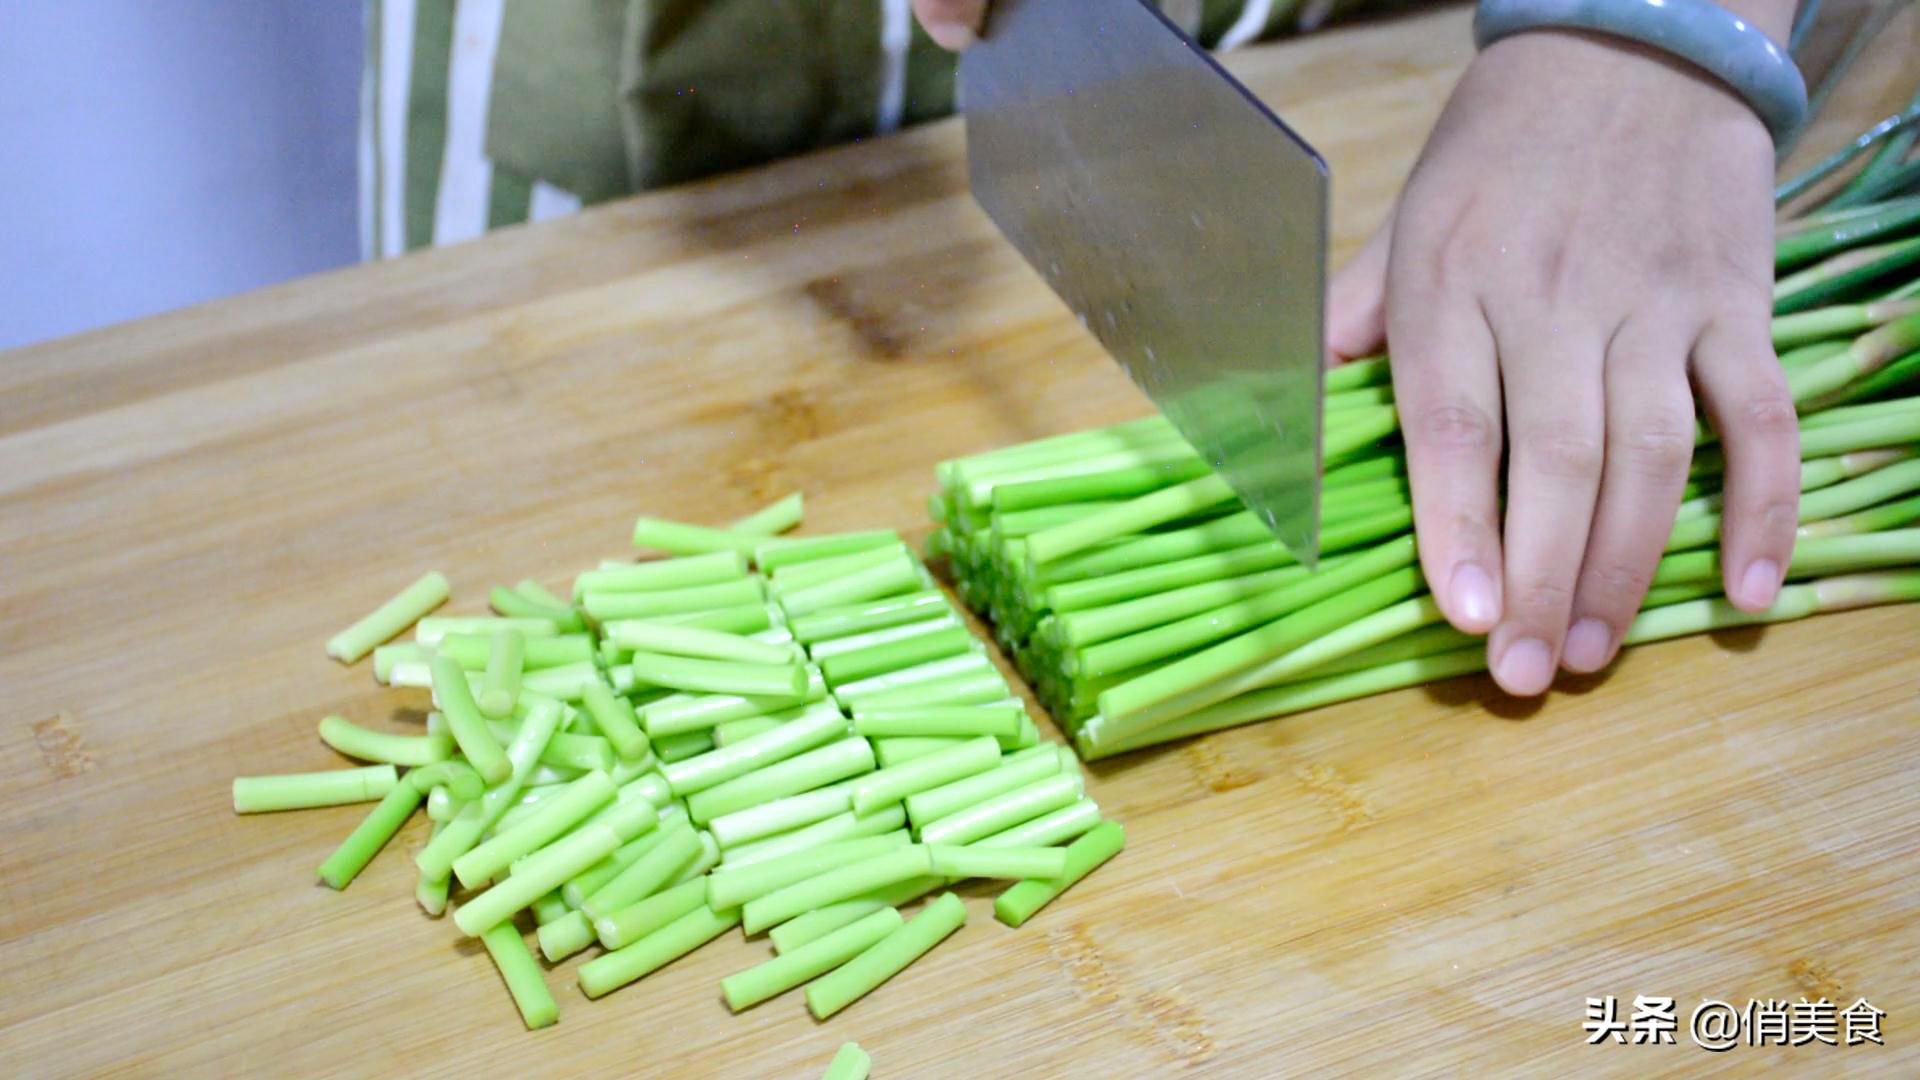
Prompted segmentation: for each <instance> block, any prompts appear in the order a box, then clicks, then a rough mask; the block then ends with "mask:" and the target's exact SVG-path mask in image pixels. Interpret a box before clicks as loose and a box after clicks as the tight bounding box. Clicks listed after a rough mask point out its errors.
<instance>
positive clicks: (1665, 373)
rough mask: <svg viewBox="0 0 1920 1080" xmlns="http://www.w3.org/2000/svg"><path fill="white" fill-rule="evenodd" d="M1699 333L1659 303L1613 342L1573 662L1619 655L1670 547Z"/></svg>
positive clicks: (1596, 663) (1571, 636) (1682, 481)
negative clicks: (1691, 361) (1691, 354)
mask: <svg viewBox="0 0 1920 1080" xmlns="http://www.w3.org/2000/svg"><path fill="white" fill-rule="evenodd" d="M1690 336H1691V330H1690V328H1689V327H1687V325H1686V324H1685V323H1684V322H1683V321H1681V320H1680V319H1679V318H1678V317H1677V316H1673V315H1670V314H1668V313H1666V312H1658V313H1655V314H1653V315H1651V316H1650V317H1645V318H1630V319H1628V321H1627V322H1626V323H1624V324H1622V325H1621V326H1620V328H1619V329H1617V330H1616V331H1614V333H1613V334H1612V337H1611V339H1610V341H1609V342H1608V344H1607V353H1606V358H1605V370H1604V371H1603V373H1602V380H1603V390H1604V394H1605V401H1606V421H1605V424H1606V435H1605V438H1606V448H1607V449H1606V458H1605V463H1604V464H1603V466H1602V472H1601V475H1600V497H1599V504H1598V505H1597V506H1596V507H1595V508H1594V512H1593V526H1592V529H1591V533H1590V535H1589V537H1588V540H1587V549H1586V552H1585V554H1584V559H1583V561H1582V563H1581V567H1580V576H1579V580H1578V582H1577V584H1576V585H1575V588H1574V595H1573V610H1572V615H1571V622H1570V623H1569V625H1568V630H1567V637H1566V643H1565V644H1564V646H1563V647H1562V649H1561V661H1560V662H1561V666H1563V667H1565V668H1566V669H1567V670H1569V671H1574V672H1579V673H1582V674H1584V673H1588V672H1594V671H1598V670H1600V669H1601V668H1603V667H1606V666H1607V665H1608V664H1609V663H1611V662H1612V661H1613V657H1614V654H1615V653H1616V652H1618V651H1619V648H1620V642H1621V639H1622V637H1623V636H1624V635H1625V634H1626V632H1627V627H1628V626H1629V625H1630V624H1631V623H1632V622H1633V617H1634V616H1635V615H1636V614H1638V613H1639V610H1640V602H1641V600H1642V599H1644V598H1645V596H1646V593H1647V586H1648V583H1649V582H1650V581H1651V580H1652V578H1653V573H1654V568H1655V567H1656V566H1657V565H1658V563H1659V560H1660V553H1661V551H1662V550H1664V548H1665V547H1666V543H1667V537H1668V535H1669V533H1670V532H1671V530H1670V528H1669V526H1670V525H1671V524H1672V522H1673V519H1674V515H1675V514H1676V513H1677V512H1678V510H1679V508H1680V498H1681V493H1682V491H1683V490H1684V489H1685V487H1686V482H1687V465H1688V462H1689V461H1690V460H1691V458H1692V455H1693V429H1694V419H1693V395H1692V393H1691V391H1690V390H1689V389H1688V386H1687V374H1686V369H1685V358H1686V356H1687V352H1688V349H1689V347H1690V341H1689V338H1690Z"/></svg>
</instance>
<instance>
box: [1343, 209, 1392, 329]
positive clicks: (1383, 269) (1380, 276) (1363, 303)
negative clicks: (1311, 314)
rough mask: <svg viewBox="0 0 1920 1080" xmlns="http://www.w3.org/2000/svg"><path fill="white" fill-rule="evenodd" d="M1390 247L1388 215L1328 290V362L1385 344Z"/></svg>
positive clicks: (1390, 217) (1390, 220) (1390, 224)
mask: <svg viewBox="0 0 1920 1080" xmlns="http://www.w3.org/2000/svg"><path fill="white" fill-rule="evenodd" d="M1392 248H1393V217H1392V216H1391V215H1389V216H1388V218H1387V220H1386V221H1385V222H1383V223H1382V224H1381V226H1380V228H1379V229H1377V230H1375V232H1374V234H1373V236H1372V237H1370V238H1369V239H1368V240H1367V243H1366V246H1365V247H1363V248H1361V249H1360V253H1359V254H1358V255H1355V256H1354V257H1353V261H1351V262H1349V263H1347V265H1346V266H1344V267H1342V268H1341V270H1340V272H1339V273H1338V274H1335V275H1334V276H1333V283H1332V284H1331V285H1329V286H1328V287H1327V363H1328V365H1333V364H1343V363H1345V362H1347V361H1348V360H1353V359H1357V358H1359V357H1362V356H1370V355H1372V354H1374V353H1377V352H1379V351H1380V350H1381V349H1383V348H1385V347H1386V344H1387V256H1388V254H1389V253H1390V252H1391V251H1392Z"/></svg>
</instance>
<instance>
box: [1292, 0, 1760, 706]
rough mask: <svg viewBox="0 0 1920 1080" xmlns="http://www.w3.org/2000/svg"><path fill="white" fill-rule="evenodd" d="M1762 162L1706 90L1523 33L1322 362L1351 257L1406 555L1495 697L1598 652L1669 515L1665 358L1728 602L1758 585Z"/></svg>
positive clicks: (1469, 103) (1452, 119) (1579, 667)
mask: <svg viewBox="0 0 1920 1080" xmlns="http://www.w3.org/2000/svg"><path fill="white" fill-rule="evenodd" d="M1569 118H1578V120H1577V122H1574V121H1572V120H1570V119H1569ZM1771 169H1772V165H1771V153H1770V141H1769V140H1768V137H1767V133H1766V130H1765V128H1764V127H1763V126H1762V125H1761V124H1760V121H1759V120H1758V118H1757V117H1756V116H1755V115H1754V114H1753V113H1752V112H1751V111H1750V110H1749V109H1747V107H1746V106H1745V105H1744V104H1742V103H1741V102H1740V101H1739V100H1738V99H1736V98H1734V97H1733V96H1732V95H1731V94H1730V93H1729V92H1728V91H1726V90H1725V89H1724V88H1722V87H1720V86H1719V85H1717V84H1715V83H1713V82H1711V81H1709V80H1707V79H1705V78H1703V77H1701V76H1699V75H1697V74H1694V73H1691V72H1689V71H1686V70H1684V69H1682V68H1679V67H1677V66H1675V65H1673V64H1670V63H1666V62H1664V61H1661V60H1659V59H1658V58H1655V57H1652V56H1650V55H1648V54H1647V53H1646V52H1644V51H1642V50H1638V49H1637V48H1636V47H1629V46H1621V45H1616V44H1612V43H1608V42H1603V41H1598V40H1591V39H1585V38H1579V37H1574V36H1570V35H1560V34H1531V35H1524V36H1521V37H1518V38H1513V39H1508V40H1506V41H1503V42H1501V43H1499V44H1497V45H1495V46H1493V47H1491V48H1489V49H1488V50H1486V51H1485V52H1483V53H1482V54H1481V55H1480V57H1479V58H1477V59H1476V60H1475V62H1474V64H1473V65H1472V67H1470V68H1469V69H1468V71H1467V74H1466V76H1465V77H1463V79H1462V80H1461V83H1460V85H1459V87H1457V88H1456V90H1455V92H1454V95H1453V97H1452V99H1451V100H1450V101H1449V103H1448V105H1447V108H1446V110H1445V112H1444V113H1443V115H1442V116H1441V119H1440V122H1439V123H1438V124H1437V125H1436V127H1435V130H1434V134H1433V136H1432V138H1431V139H1430V140H1429V142H1428V145H1427V147H1426V149H1425V151H1424V152H1423V154H1422V156H1421V160H1420V162H1419V164H1418V165H1417V166H1416V167H1415V170H1414V174H1413V176H1412V178H1411V179H1410V180H1409V181H1408V184H1407V187H1406V190H1405V193H1404V194H1403V196H1402V200H1401V203H1400V205H1399V207H1398V208H1397V209H1396V211H1395V216H1394V220H1393V222H1392V223H1391V225H1390V230H1391V237H1390V239H1387V240H1384V241H1379V242H1378V244H1379V250H1376V251H1373V252H1370V253H1369V254H1367V255H1363V256H1362V258H1360V259H1358V260H1356V263H1355V267H1354V268H1353V269H1352V270H1350V271H1349V273H1348V274H1347V275H1343V281H1342V283H1341V285H1340V287H1339V289H1338V290H1337V291H1336V295H1335V297H1334V301H1333V305H1332V307H1333V309H1334V313H1333V318H1332V319H1331V320H1330V328H1331V330H1332V333H1331V335H1330V338H1329V349H1330V351H1332V352H1334V353H1335V354H1336V355H1339V354H1341V353H1342V352H1343V351H1344V350H1345V349H1347V348H1363V347H1364V346H1363V345H1361V344H1360V343H1361V342H1362V339H1364V338H1366V337H1367V336H1368V334H1367V329H1368V327H1367V325H1366V324H1367V321H1368V320H1367V317H1366V315H1367V311H1366V309H1367V306H1368V302H1369V296H1368V293H1367V289H1366V283H1367V274H1368V272H1369V270H1368V260H1369V259H1370V258H1381V259H1384V261H1385V263H1386V269H1385V275H1384V281H1385V283H1386V293H1385V310H1386V316H1385V324H1386V329H1387V336H1388V339H1389V346H1390V349H1389V351H1390V353H1391V355H1392V358H1393V359H1392V363H1393V369H1394V386H1395V394H1396V402H1397V405H1398V407H1399V411H1400V419H1401V427H1402V430H1403V433H1404V435H1405V438H1406V443H1407V459H1408V470H1409V475H1410V478H1411V481H1412V486H1413V495H1414V520H1415V528H1416V530H1417V532H1418V535H1419V538H1420V548H1421V551H1420V555H1421V562H1422V568H1423V570H1424V571H1425V573H1426V578H1427V582H1428V585H1429V587H1430V588H1431V589H1432V591H1433V593H1434V595H1435V598H1436V599H1437V600H1438V602H1439V604H1440V607H1441V609H1442V610H1443V611H1444V612H1445V613H1446V615H1447V617H1448V620H1449V621H1450V622H1452V623H1453V624H1454V625H1455V627H1456V628H1458V629H1461V630H1465V631H1469V632H1475V633H1479V632H1486V631H1487V630H1488V629H1489V628H1491V634H1490V637H1489V641H1488V658H1489V660H1490V662H1491V663H1490V667H1491V669H1492V671H1493V674H1494V677H1495V678H1496V680H1497V681H1498V682H1499V683H1500V684H1501V686H1502V687H1504V688H1505V689H1506V690H1508V691H1509V692H1510V693H1515V694H1522V695H1532V694H1538V693H1541V692H1543V691H1544V690H1545V689H1546V688H1547V686H1548V684H1549V683H1550V682H1551V681H1552V678H1553V674H1554V671H1555V669H1556V668H1557V667H1559V666H1561V665H1562V664H1564V665H1565V666H1566V667H1568V668H1571V669H1573V670H1576V671H1592V670H1597V669H1598V668H1600V667H1602V666H1604V665H1605V664H1606V663H1608V662H1610V661H1611V659H1612V657H1613V655H1614V653H1615V651H1616V650H1617V648H1618V646H1619V643H1620V641H1621V640H1622V638H1623V635H1624V634H1625V632H1626V629H1627V627H1628V625H1629V623H1630V622H1631V621H1632V619H1633V616H1634V613H1635V612H1636V611H1637V610H1638V608H1639V606H1640V604H1641V602H1642V600H1643V599H1644V598H1645V595H1646V591H1647V585H1648V582H1649V581H1650V580H1651V579H1652V576H1653V573H1654V569H1655V566H1656V564H1657V562H1658V559H1659V556H1660V553H1661V551H1662V550H1663V548H1664V547H1665V546H1666V545H1667V542H1668V538H1669V535H1670V533H1671V530H1672V528H1673V523H1674V517H1675V513H1676V511H1677V509H1678V507H1679V504H1680V496H1681V492H1682V489H1683V487H1684V484H1685V477H1686V471H1687V464H1688V458H1689V451H1690V449H1691V437H1692V433H1693V429H1694V423H1693V414H1692V408H1691V405H1692V398H1691V395H1690V394H1689V392H1688V375H1689V362H1690V361H1691V371H1692V374H1693V376H1694V378H1695V380H1696V382H1697V384H1698V387H1699V393H1700V396H1701V398H1702V400H1703V402H1704V404H1705V405H1706V408H1707V413H1708V416H1709V418H1710V420H1711V422H1712V425H1713V429H1714V431H1715V432H1717V433H1719V434H1720V436H1721V437H1722V438H1723V440H1724V441H1725V443H1726V444H1727V445H1726V454H1727V469H1728V476H1727V507H1726V526H1725V530H1724V533H1725V537H1726V552H1725V560H1726V564H1727V570H1726V574H1727V589H1728V593H1729V595H1730V596H1733V597H1735V598H1736V600H1737V602H1738V603H1739V604H1740V605H1741V606H1743V607H1748V608H1749V609H1758V608H1764V607H1765V606H1767V605H1768V604H1770V603H1771V602H1772V599H1773V597H1774V595H1775V594H1776V593H1777V591H1778V587H1779V584H1780V577H1781V568H1782V567H1784V566H1785V565H1786V559H1787V557H1788V555H1789V554H1790V552H1791V547H1792V540H1793V535H1792V534H1793V522H1794V517H1795V512H1796V510H1795V499H1796V492H1797V490H1798V484H1797V475H1798V470H1797V466H1796V462H1797V460H1798V447H1797V443H1796V442H1795V441H1794V430H1795V428H1794V414H1793V408H1792V405H1791V402H1790V400H1789V399H1788V397H1787V395H1786V391H1785V385H1784V382H1783V381H1782V380H1781V376H1780V374H1779V366H1778V364H1777V362H1775V360H1774V358H1773V354H1772V352H1771V349H1770V347H1769V341H1768V338H1767V319H1768V308H1767V295H1766V291H1765V289H1764V282H1765V280H1766V278H1767V270H1768V268H1769V266H1770V260H1771V248H1770V244H1771V237H1772V232H1771V230H1772V216H1771V203H1770V198H1769V190H1770V188H1769V185H1770V182H1771ZM1756 282H1758V283H1760V284H1759V287H1756V285H1755V283H1756ZM1503 443H1504V444H1505V445H1506V447H1507V449H1508V473H1507V476H1506V481H1507V484H1506V507H1505V515H1504V519H1503V518H1502V517H1501V516H1500V515H1499V512H1498V510H1497V509H1496V498H1497V495H1498V487H1497V483H1496V480H1497V473H1496V469H1497V462H1498V460H1499V455H1500V451H1501V448H1502V445H1503ZM1482 574H1484V575H1485V578H1486V579H1487V581H1486V583H1485V585H1484V587H1483V586H1482V581H1481V575H1482ZM1570 627H1571V628H1572V629H1571V630H1570ZM1569 635H1571V636H1569Z"/></svg>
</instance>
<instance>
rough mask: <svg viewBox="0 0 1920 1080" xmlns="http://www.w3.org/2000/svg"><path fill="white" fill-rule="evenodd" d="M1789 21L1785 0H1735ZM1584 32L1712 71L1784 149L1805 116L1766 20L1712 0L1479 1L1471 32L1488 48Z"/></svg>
mask: <svg viewBox="0 0 1920 1080" xmlns="http://www.w3.org/2000/svg"><path fill="white" fill-rule="evenodd" d="M1735 3H1736V4H1738V5H1741V6H1744V7H1746V8H1749V9H1751V10H1752V11H1754V12H1757V13H1759V14H1760V15H1763V16H1765V17H1767V18H1768V19H1769V20H1772V21H1783V20H1784V21H1790V20H1791V18H1792V10H1791V7H1790V6H1786V0H1735ZM1541 30H1557V31H1573V32H1584V33H1589V34H1594V35H1598V36H1601V37H1605V38H1611V39H1616V40H1624V41H1629V42H1636V43H1638V44H1639V45H1642V46H1645V47H1648V48H1651V49H1653V50H1656V51H1658V52H1660V53H1664V54H1666V55H1667V56H1669V57H1673V58H1676V59H1678V60H1681V61H1684V62H1686V63H1687V64H1690V65H1692V66H1693V67H1695V68H1697V69H1699V70H1700V71H1702V72H1704V73H1706V74H1707V75H1710V76H1712V77H1713V78H1714V79H1716V80H1718V81H1719V82H1720V83H1721V84H1722V85H1723V86H1725V87H1727V88H1728V89H1730V90H1731V91H1732V92H1733V93H1734V94H1735V95H1736V96H1737V97H1738V98H1739V99H1740V100H1742V101H1744V102H1746V104H1747V105H1748V107H1750V108H1751V109H1752V110H1753V112H1755V113H1757V114H1758V115H1759V117H1760V119H1761V120H1762V121H1763V122H1764V123H1765V125H1766V128H1767V130H1768V132H1769V133H1770V134H1771V135H1772V137H1773V140H1774V142H1775V144H1776V145H1778V146H1782V147H1784V146H1785V145H1787V144H1788V143H1789V142H1790V141H1791V140H1792V139H1793V137H1794V136H1795V135H1796V134H1797V132H1798V130H1799V127H1800V125H1801V124H1802V123H1803V122H1804V121H1805V119H1806V112H1807V88H1806V84H1805V82H1804V80H1802V78H1801V76H1800V70H1799V68H1798V67H1796V66H1795V65H1794V63H1793V60H1792V58H1791V57H1789V56H1788V55H1787V52H1786V49H1785V47H1784V46H1783V45H1781V44H1780V42H1779V41H1778V40H1777V39H1775V38H1774V37H1773V36H1772V35H1769V34H1768V33H1767V32H1766V30H1765V29H1764V27H1763V26H1762V24H1760V23H1758V22H1755V21H1750V20H1749V18H1748V17H1747V15H1746V14H1743V13H1742V12H1741V11H1739V10H1735V8H1733V7H1729V6H1727V5H1725V4H1717V3H1714V2H1712V0H1480V8H1479V11H1478V13H1477V14H1476V16H1475V18H1474V37H1475V39H1476V40H1477V41H1478V43H1479V44H1480V46H1481V48H1483V49H1484V48H1487V47H1488V46H1491V45H1493V44H1495V43H1496V42H1500V41H1503V40H1505V39H1507V38H1509V37H1514V36H1527V34H1528V33H1529V32H1531V31H1541Z"/></svg>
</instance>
